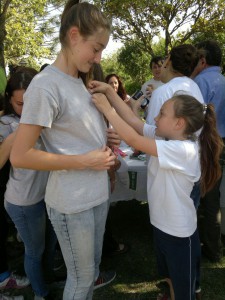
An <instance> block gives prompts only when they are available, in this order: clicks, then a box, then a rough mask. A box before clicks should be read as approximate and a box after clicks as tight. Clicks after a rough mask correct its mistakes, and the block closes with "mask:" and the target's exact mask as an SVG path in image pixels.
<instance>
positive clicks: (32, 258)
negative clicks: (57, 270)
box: [5, 200, 57, 297]
mask: <svg viewBox="0 0 225 300" xmlns="http://www.w3.org/2000/svg"><path fill="white" fill-rule="evenodd" d="M5 208H6V211H7V212H8V214H9V216H10V217H11V219H12V221H13V223H14V224H15V226H16V228H17V230H18V233H19V235H20V237H21V239H22V240H23V242H24V247H25V255H24V268H25V272H26V274H27V277H28V278H29V280H30V283H31V286H32V288H33V291H34V293H35V295H37V296H41V297H44V296H46V295H47V294H48V288H47V286H46V284H45V280H44V272H43V267H42V260H43V256H44V255H43V254H44V251H45V239H46V240H48V241H49V242H48V249H46V257H45V261H48V266H49V267H52V265H53V259H54V251H55V245H56V242H57V238H56V235H55V233H54V230H53V228H52V225H51V223H50V221H49V220H48V218H47V214H46V206H45V203H44V200H42V201H40V202H38V203H36V204H34V205H29V206H19V205H14V204H11V203H9V202H7V201H6V202H5ZM46 232H48V237H47V236H46ZM48 266H47V267H48Z"/></svg>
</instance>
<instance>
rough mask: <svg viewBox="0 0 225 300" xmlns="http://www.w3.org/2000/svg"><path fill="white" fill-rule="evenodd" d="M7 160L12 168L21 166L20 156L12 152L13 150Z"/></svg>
mask: <svg viewBox="0 0 225 300" xmlns="http://www.w3.org/2000/svg"><path fill="white" fill-rule="evenodd" d="M9 160H10V163H11V165H12V166H13V167H14V168H22V165H21V159H20V157H19V156H18V155H16V154H15V153H13V151H12V152H11V153H10V157H9Z"/></svg>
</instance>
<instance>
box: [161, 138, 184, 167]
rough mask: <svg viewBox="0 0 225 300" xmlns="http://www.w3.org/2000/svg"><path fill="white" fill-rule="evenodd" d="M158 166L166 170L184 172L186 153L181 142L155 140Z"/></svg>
mask: <svg viewBox="0 0 225 300" xmlns="http://www.w3.org/2000/svg"><path fill="white" fill-rule="evenodd" d="M156 147H157V152H158V159H159V165H160V167H161V168H163V169H167V170H169V169H170V170H177V171H180V172H182V171H185V170H186V161H187V151H186V147H185V145H184V144H183V143H182V142H181V141H171V140H170V141H165V140H156Z"/></svg>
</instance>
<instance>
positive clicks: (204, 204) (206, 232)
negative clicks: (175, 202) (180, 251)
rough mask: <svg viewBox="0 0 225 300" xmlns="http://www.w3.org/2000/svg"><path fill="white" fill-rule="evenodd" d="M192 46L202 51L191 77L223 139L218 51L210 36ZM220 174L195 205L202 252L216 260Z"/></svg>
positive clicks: (223, 84) (224, 92)
mask: <svg viewBox="0 0 225 300" xmlns="http://www.w3.org/2000/svg"><path fill="white" fill-rule="evenodd" d="M196 47H197V48H198V49H199V50H200V51H201V54H202V55H201V57H200V59H199V61H198V64H197V66H196V68H195V70H194V72H193V74H192V77H193V79H194V81H195V82H196V83H197V85H198V86H199V88H200V90H201V92H202V95H203V98H204V102H205V103H206V104H210V103H211V104H213V105H214V107H215V112H216V121H217V122H216V123H217V129H218V132H219V134H220V136H221V138H222V139H223V142H224V143H225V77H224V76H223V75H222V74H221V63H222V51H221V48H220V46H219V44H218V43H217V42H216V41H214V40H207V41H202V42H200V43H198V44H197V45H196ZM224 161H225V147H224V149H223V153H222V155H221V160H220V162H221V168H223V165H224ZM221 178H222V177H221ZM221 178H220V179H219V180H218V182H217V183H216V185H215V187H214V188H213V189H212V190H211V191H209V192H208V193H207V194H206V195H205V196H204V198H203V199H201V201H200V207H199V230H200V238H201V242H202V243H203V246H202V253H203V254H204V255H205V256H206V257H207V258H208V259H209V260H211V261H213V262H219V261H220V260H221V258H222V255H223V253H222V243H221V211H220V184H221Z"/></svg>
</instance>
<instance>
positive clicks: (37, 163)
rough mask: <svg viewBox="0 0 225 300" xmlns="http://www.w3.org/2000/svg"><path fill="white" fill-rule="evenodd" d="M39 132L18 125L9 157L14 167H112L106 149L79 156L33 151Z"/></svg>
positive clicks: (46, 168) (111, 156) (56, 168)
mask: <svg viewBox="0 0 225 300" xmlns="http://www.w3.org/2000/svg"><path fill="white" fill-rule="evenodd" d="M41 130H42V127H41V126H38V125H27V124H20V125H19V128H18V130H17V135H16V139H15V141H14V144H13V147H12V151H11V155H10V160H11V163H12V165H13V166H14V167H16V168H25V169H34V170H71V169H77V170H83V169H94V170H106V169H109V168H110V166H111V165H114V160H115V156H114V155H113V154H112V151H111V149H109V148H108V147H104V148H103V149H99V150H94V151H91V152H88V153H85V154H81V155H63V154H54V153H48V152H45V151H41V150H38V149H35V148H34V146H35V144H36V141H37V139H38V137H39V135H40V133H41Z"/></svg>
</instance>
